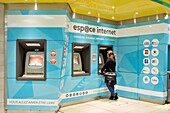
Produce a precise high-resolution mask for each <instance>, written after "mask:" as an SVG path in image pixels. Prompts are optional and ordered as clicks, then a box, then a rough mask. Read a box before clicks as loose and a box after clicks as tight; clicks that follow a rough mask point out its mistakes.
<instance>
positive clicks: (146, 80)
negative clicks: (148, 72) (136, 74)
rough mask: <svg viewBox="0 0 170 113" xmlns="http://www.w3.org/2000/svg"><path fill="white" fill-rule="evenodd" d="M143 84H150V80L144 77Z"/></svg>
mask: <svg viewBox="0 0 170 113" xmlns="http://www.w3.org/2000/svg"><path fill="white" fill-rule="evenodd" d="M143 82H144V83H145V84H148V83H149V82H150V78H149V77H148V76H144V77H143Z"/></svg>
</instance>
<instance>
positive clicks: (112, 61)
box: [101, 52, 118, 100]
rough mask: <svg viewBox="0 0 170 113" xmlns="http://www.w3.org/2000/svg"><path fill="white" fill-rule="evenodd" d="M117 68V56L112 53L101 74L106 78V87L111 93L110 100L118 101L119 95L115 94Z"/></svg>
mask: <svg viewBox="0 0 170 113" xmlns="http://www.w3.org/2000/svg"><path fill="white" fill-rule="evenodd" d="M115 67H116V54H114V53H112V52H111V53H109V54H108V59H107V61H106V63H105V65H104V66H103V68H102V70H101V72H102V73H103V74H104V76H105V83H106V86H107V88H108V89H109V91H110V93H111V96H110V98H109V99H110V100H117V99H118V96H117V93H114V85H115V84H116V74H115Z"/></svg>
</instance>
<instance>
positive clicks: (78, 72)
mask: <svg viewBox="0 0 170 113" xmlns="http://www.w3.org/2000/svg"><path fill="white" fill-rule="evenodd" d="M72 50H73V51H72V76H88V75H90V44H88V43H73V44H72Z"/></svg>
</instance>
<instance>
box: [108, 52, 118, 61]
mask: <svg viewBox="0 0 170 113" xmlns="http://www.w3.org/2000/svg"><path fill="white" fill-rule="evenodd" d="M111 55H113V59H114V60H116V58H115V54H114V53H113V52H111V53H109V57H110V56H111Z"/></svg>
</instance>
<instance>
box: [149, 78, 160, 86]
mask: <svg viewBox="0 0 170 113" xmlns="http://www.w3.org/2000/svg"><path fill="white" fill-rule="evenodd" d="M158 82H159V80H158V78H157V77H152V78H151V83H152V84H154V85H156V84H158Z"/></svg>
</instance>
